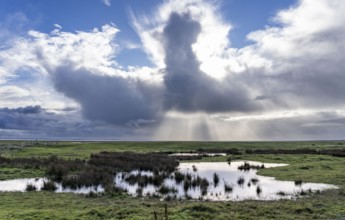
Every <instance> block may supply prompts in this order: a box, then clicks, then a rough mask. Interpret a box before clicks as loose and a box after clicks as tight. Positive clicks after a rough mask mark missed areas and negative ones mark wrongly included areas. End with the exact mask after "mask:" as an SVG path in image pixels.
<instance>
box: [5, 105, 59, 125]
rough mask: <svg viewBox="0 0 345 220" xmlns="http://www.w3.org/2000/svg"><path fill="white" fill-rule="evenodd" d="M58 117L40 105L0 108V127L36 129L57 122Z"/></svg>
mask: <svg viewBox="0 0 345 220" xmlns="http://www.w3.org/2000/svg"><path fill="white" fill-rule="evenodd" d="M58 121H59V118H58V117H57V116H56V115H54V114H52V113H47V112H46V111H45V110H43V109H42V108H41V107H40V106H27V107H20V108H1V109H0V129H13V130H38V129H44V128H47V127H49V126H50V125H49V124H54V123H58Z"/></svg>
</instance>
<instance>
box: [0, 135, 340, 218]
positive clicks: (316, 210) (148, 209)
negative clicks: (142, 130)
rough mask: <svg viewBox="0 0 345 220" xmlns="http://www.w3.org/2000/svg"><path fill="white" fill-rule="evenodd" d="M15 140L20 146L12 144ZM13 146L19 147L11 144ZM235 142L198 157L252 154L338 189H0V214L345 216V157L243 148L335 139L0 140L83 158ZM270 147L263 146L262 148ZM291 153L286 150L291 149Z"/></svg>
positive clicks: (11, 171)
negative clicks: (173, 194) (239, 192)
mask: <svg viewBox="0 0 345 220" xmlns="http://www.w3.org/2000/svg"><path fill="white" fill-rule="evenodd" d="M19 145H20V146H19ZM16 146H19V147H16ZM202 149H206V150H210V149H213V150H226V149H237V150H238V151H239V152H240V154H236V155H235V154H234V155H231V154H230V155H228V156H219V157H203V158H202V159H201V160H199V161H214V162H219V161H228V160H231V161H234V160H254V161H260V162H274V163H287V164H289V165H288V166H284V167H276V168H267V169H262V170H260V171H259V172H258V174H260V175H266V176H273V177H276V178H277V179H279V180H291V181H296V180H302V181H305V182H315V183H329V184H334V185H337V186H338V187H339V188H338V189H332V190H326V191H322V192H320V193H312V194H309V195H307V196H305V197H303V198H299V199H295V200H279V201H241V202H232V201H226V202H210V201H188V200H184V201H177V200H171V201H161V200H160V199H159V198H144V197H142V198H133V197H131V196H129V195H127V194H125V193H104V194H88V195H77V194H72V193H53V192H43V191H40V192H24V193H22V192H2V193H0V219H155V217H157V219H166V218H168V219H344V218H345V172H344V170H345V158H344V157H337V156H332V155H324V154H297V153H291V154H289V153H284V154H280V153H265V154H255V153H248V150H255V149H266V150H270V149H273V150H274V149H282V150H284V149H286V150H296V149H314V150H325V149H337V150H343V149H345V143H344V142H340V141H327V142H34V143H29V144H24V143H21V142H10V141H8V142H0V152H1V156H2V157H5V158H30V157H36V158H47V157H50V156H52V155H56V156H58V157H61V158H65V159H71V158H80V159H88V158H89V157H90V155H91V154H94V153H99V152H102V151H121V152H125V151H131V152H144V153H146V152H181V151H183V152H188V151H196V150H202ZM268 152H269V151H268ZM292 152H293V151H292ZM44 175H45V171H44V170H43V169H33V168H25V167H22V168H18V167H8V166H7V167H4V166H2V167H0V180H5V179H15V178H24V177H41V176H44Z"/></svg>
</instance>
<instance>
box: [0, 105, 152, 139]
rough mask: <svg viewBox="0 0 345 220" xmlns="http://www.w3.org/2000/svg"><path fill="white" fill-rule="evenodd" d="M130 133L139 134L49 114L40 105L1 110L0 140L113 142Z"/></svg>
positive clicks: (124, 129)
mask: <svg viewBox="0 0 345 220" xmlns="http://www.w3.org/2000/svg"><path fill="white" fill-rule="evenodd" d="M133 134H136V135H137V136H140V135H141V133H135V132H133V129H129V128H128V129H127V128H121V127H115V126H111V125H108V124H106V123H98V122H91V121H87V120H85V119H81V118H80V117H78V114H70V115H66V114H63V115H59V114H55V113H50V112H47V111H46V110H45V109H43V108H41V107H40V106H27V107H20V108H1V109H0V138H3V139H8V138H16V139H18V138H24V139H25V138H42V139H54V138H57V139H61V138H66V139H107V138H112V139H114V137H122V138H125V137H130V136H131V135H133ZM146 136H147V135H146ZM144 137H145V134H144Z"/></svg>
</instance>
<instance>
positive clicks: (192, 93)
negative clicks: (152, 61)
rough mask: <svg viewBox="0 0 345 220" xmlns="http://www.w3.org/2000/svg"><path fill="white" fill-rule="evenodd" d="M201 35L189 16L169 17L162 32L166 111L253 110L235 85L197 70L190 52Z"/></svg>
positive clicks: (242, 90)
mask: <svg viewBox="0 0 345 220" xmlns="http://www.w3.org/2000/svg"><path fill="white" fill-rule="evenodd" d="M200 31H201V25H200V23H199V22H198V21H195V20H192V19H191V18H190V15H189V14H182V15H181V14H177V13H172V14H171V15H170V19H169V20H168V23H167V25H166V26H165V28H164V31H163V43H164V50H165V64H166V69H165V76H164V84H165V87H166V91H165V96H164V106H165V109H167V110H171V109H173V110H179V111H185V112H195V111H196V112H197V111H204V112H223V111H248V110H251V109H252V108H253V106H252V104H251V103H250V102H249V101H248V100H249V99H248V97H247V91H246V90H245V89H244V88H242V87H241V86H240V85H238V84H236V82H231V81H230V80H231V79H230V78H229V79H228V80H227V81H225V82H224V81H223V82H219V81H217V80H215V79H214V78H212V77H210V76H208V75H207V74H206V73H204V72H202V71H201V70H200V63H199V61H198V60H197V58H196V55H195V53H194V52H193V50H192V45H193V44H194V43H195V42H196V40H197V37H198V35H199V34H200Z"/></svg>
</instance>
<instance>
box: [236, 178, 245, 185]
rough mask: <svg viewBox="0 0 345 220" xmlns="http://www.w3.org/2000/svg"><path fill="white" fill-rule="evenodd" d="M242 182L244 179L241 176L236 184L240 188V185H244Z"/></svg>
mask: <svg viewBox="0 0 345 220" xmlns="http://www.w3.org/2000/svg"><path fill="white" fill-rule="evenodd" d="M244 181H245V180H244V177H242V176H241V177H239V178H238V180H237V184H238V185H240V186H242V185H243V184H244Z"/></svg>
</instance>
